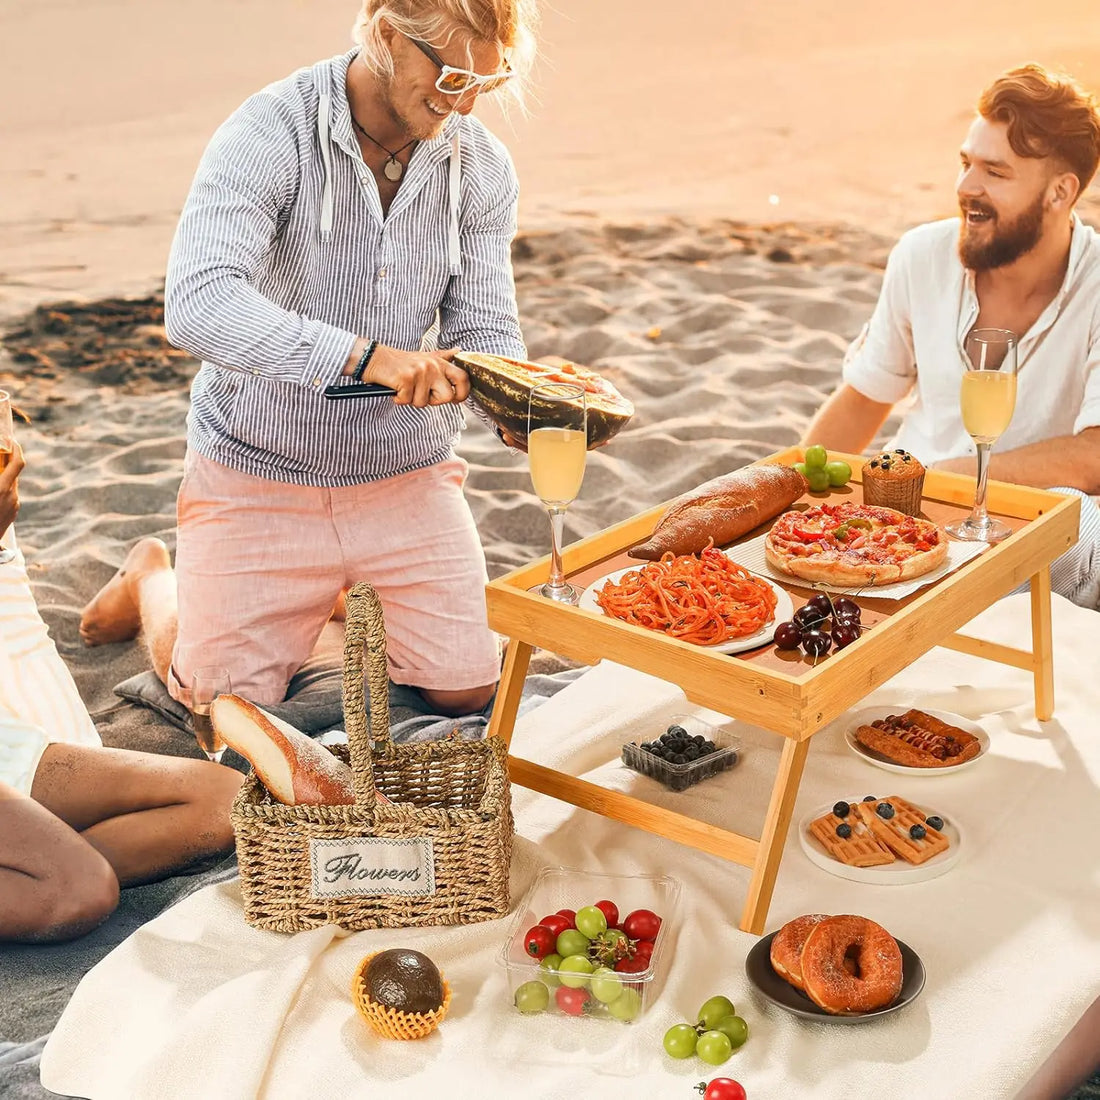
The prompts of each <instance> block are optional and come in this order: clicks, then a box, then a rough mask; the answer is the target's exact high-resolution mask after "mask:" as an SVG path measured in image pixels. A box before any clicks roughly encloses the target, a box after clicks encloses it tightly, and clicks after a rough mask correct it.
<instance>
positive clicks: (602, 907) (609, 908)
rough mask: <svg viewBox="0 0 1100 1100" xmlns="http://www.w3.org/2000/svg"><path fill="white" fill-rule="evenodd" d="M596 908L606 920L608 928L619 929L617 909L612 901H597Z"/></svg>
mask: <svg viewBox="0 0 1100 1100" xmlns="http://www.w3.org/2000/svg"><path fill="white" fill-rule="evenodd" d="M596 908H597V909H599V911H600V912H601V913H603V915H604V916H605V917H606V918H607V927H608V928H618V927H619V907H618V906H617V905H616V904H615V903H614V902H613V901H598V902H596Z"/></svg>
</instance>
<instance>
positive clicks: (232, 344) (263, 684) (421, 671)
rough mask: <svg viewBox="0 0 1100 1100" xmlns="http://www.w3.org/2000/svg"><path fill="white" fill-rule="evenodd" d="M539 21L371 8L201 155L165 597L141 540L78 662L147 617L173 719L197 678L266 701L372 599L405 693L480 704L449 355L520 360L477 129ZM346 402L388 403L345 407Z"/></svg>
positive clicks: (491, 674) (478, 616) (484, 632)
mask: <svg viewBox="0 0 1100 1100" xmlns="http://www.w3.org/2000/svg"><path fill="white" fill-rule="evenodd" d="M533 23H534V10H533V0H366V2H365V3H364V5H363V8H362V11H361V13H360V16H359V20H358V22H357V24H356V27H355V39H356V42H357V45H356V47H355V49H353V50H351V51H350V52H348V53H346V54H342V55H340V56H337V57H335V58H332V59H329V60H326V61H322V62H319V63H317V64H315V65H313V66H311V67H309V68H305V69H302V70H300V71H298V72H296V73H294V74H292V75H291V76H289V77H287V78H286V79H284V80H281V81H279V82H277V83H275V84H272V85H270V86H269V87H267V88H266V89H264V90H263V91H262V92H259V93H258V94H256V95H254V96H252V97H251V98H250V99H249V100H247V101H246V102H245V103H244V105H243V106H242V107H240V108H239V109H238V110H237V111H236V112H234V114H233V115H232V116H231V117H230V118H229V120H228V121H227V122H226V123H225V124H224V125H223V126H222V127H221V128H220V129H219V130H218V132H217V133H216V134H215V136H214V138H213V140H212V141H211V143H210V145H209V147H208V148H207V150H206V153H205V155H204V157H203V159H202V163H201V164H200V166H199V170H198V174H197V175H196V177H195V181H194V184H193V186H192V189H191V193H190V195H189V197H188V199H187V203H186V205H185V207H184V210H183V214H182V217H181V219H180V224H179V229H178V231H177V234H176V239H175V242H174V245H173V249H172V255H171V258H170V260H169V268H168V275H167V282H166V288H165V327H166V330H167V332H168V336H169V339H170V340H171V341H172V342H173V343H174V344H176V345H177V346H179V347H181V348H184V349H186V350H188V351H190V352H191V353H192V354H194V355H195V356H196V357H197V358H199V359H201V360H202V368H201V369H200V371H199V372H198V375H197V376H196V378H195V382H194V385H193V387H192V391H191V413H190V416H189V418H188V436H187V442H188V452H187V458H186V461H185V465H184V476H183V483H182V486H181V488H180V495H179V504H178V541H177V553H176V582H175V583H173V581H172V575H171V570H170V562H169V559H168V554H167V550H166V549H165V548H164V546H163V544H159V543H155V542H152V541H148V540H147V541H145V542H144V543H143V544H141V545H139V546H138V547H135V549H134V551H132V553H131V557H130V558H129V559H128V560H127V562H126V563H125V564H124V566H123V569H122V571H120V574H119V576H117V577H116V578H115V579H114V580H112V581H111V582H110V584H109V585H108V586H107V587H106V588H105V589H104V591H103V592H101V593H100V595H99V596H98V597H97V598H96V600H95V601H93V603H92V604H90V605H89V607H88V608H87V609H86V612H85V615H84V619H83V623H82V634H83V636H84V639H85V641H86V642H87V643H88V644H91V645H95V644H100V643H103V642H109V641H118V640H121V639H124V638H128V637H132V636H133V635H134V634H135V633H136V632H137V631H138V629H139V627H140V626H141V624H142V622H143V619H142V614H143V612H144V615H145V618H144V627H145V631H146V636H147V640H148V642H149V645H150V649H151V650H152V652H153V658H154V661H153V663H154V666H155V667H156V668H157V671H158V672H159V673H160V674H161V675H162V677H163V678H164V679H165V681H166V683H167V685H168V688H169V690H170V691H171V693H172V695H173V696H174V697H175V698H176V699H178V700H180V701H181V702H184V703H185V704H186V703H187V702H188V695H189V687H190V682H191V675H192V671H193V670H194V669H195V668H196V667H197V666H200V665H211V664H215V665H222V666H225V667H226V668H228V669H229V670H230V675H231V678H232V682H233V688H234V690H235V691H236V692H238V693H239V694H241V695H244V696H246V697H248V698H250V699H252V700H254V701H256V702H259V703H273V702H279V701H280V700H282V698H283V697H284V694H285V692H286V688H287V685H288V683H289V681H290V679H291V677H292V676H293V675H294V673H295V671H296V670H297V669H298V667H299V666H300V665H301V663H302V662H303V661H304V660H305V658H306V657H307V656H308V654H309V652H310V650H311V649H312V647H313V645H314V644H315V642H316V640H317V638H318V636H319V634H320V631H321V629H322V628H323V626H324V624H325V622H326V620H327V619H328V617H329V614H330V612H331V609H332V607H333V604H334V602H335V600H336V599H337V596H338V595H339V593H340V591H341V589H342V588H344V587H346V586H348V585H350V584H352V583H354V582H356V581H359V580H368V581H370V582H371V583H372V584H373V585H374V586H375V588H376V589H377V590H378V593H379V595H380V597H381V599H382V603H383V606H384V608H385V612H386V626H387V632H388V659H389V673H390V677H391V678H392V679H393V680H394V681H395V682H398V683H402V684H407V685H411V686H414V687H416V688H419V689H420V691H421V692H422V694H423V695H424V696H425V698H426V700H427V702H428V704H429V705H430V706H431V707H432V708H433V709H434V710H436V711H437V712H439V713H444V714H461V713H469V712H472V711H476V710H479V709H481V708H482V707H484V706H485V705H486V703H487V702H488V701H489V700H490V699H491V697H492V695H493V692H494V690H495V686H496V680H497V676H498V672H499V664H500V651H499V642H498V639H497V638H496V636H495V635H494V634H493V633H492V632H491V631H490V630H489V629H488V625H487V622H486V614H485V599H484V585H485V583H486V580H487V573H486V567H485V558H484V553H483V551H482V548H481V544H480V540H479V538H478V533H477V530H476V528H475V526H474V522H473V517H472V515H471V513H470V510H469V506H468V504H467V502H466V500H465V497H464V495H463V484H464V481H465V476H466V465H465V463H464V462H463V460H462V459H460V458H459V457H457V455H456V454H455V450H454V448H455V443H456V441H457V438H458V433H459V432H460V431H461V430H462V428H463V426H464V423H465V421H464V416H463V413H462V409H461V403H462V402H463V401H464V400H465V398H466V397H467V394H468V380H467V378H466V375H465V372H464V371H462V370H461V369H460V368H459V367H458V366H456V365H455V364H454V363H453V362H452V354H453V349H455V348H459V347H462V348H466V349H469V350H477V351H484V352H490V353H496V354H500V355H505V356H509V357H514V358H524V357H525V354H526V353H525V348H524V344H523V339H522V336H521V333H520V328H519V323H518V319H517V308H516V300H515V288H514V284H513V278H512V270H511V263H510V244H511V240H512V237H513V235H514V233H515V228H516V203H517V195H518V184H517V181H516V176H515V172H514V169H513V167H512V162H511V158H510V157H509V155H508V153H507V150H506V149H505V148H504V146H503V145H502V144H501V143H500V142H499V141H498V140H497V139H496V138H495V137H494V136H493V135H492V134H490V133H489V131H488V130H487V129H486V128H485V127H484V126H483V125H482V124H481V123H480V122H478V121H476V120H475V119H473V118H472V117H471V115H470V112H471V111H472V110H473V108H474V105H475V103H476V101H477V98H478V96H479V95H481V94H489V93H491V92H495V91H496V90H498V89H500V90H502V91H504V90H507V89H509V88H511V89H518V86H519V82H520V79H521V76H522V74H523V72H524V71H525V70H526V68H527V66H528V63H529V61H530V59H531V55H532V53H533V48H534V38H533ZM361 381H363V382H368V383H377V384H380V385H382V386H385V387H390V388H392V389H393V390H395V391H396V396H393V397H390V396H382V397H374V398H369V399H365V400H342V399H338V398H339V396H340V395H341V392H342V391H345V395H346V388H347V387H348V386H349V385H354V384H355V383H356V382H361ZM332 394H336V395H337V396H336V397H333V396H331V395H332ZM177 584H178V612H177V605H176V595H175V593H176V591H177V588H176V585H177ZM150 586H152V587H153V588H155V589H156V591H157V593H158V595H157V596H156V597H155V598H147V599H145V600H144V601H143V599H142V594H143V592H146V591H148V590H149V589H150Z"/></svg>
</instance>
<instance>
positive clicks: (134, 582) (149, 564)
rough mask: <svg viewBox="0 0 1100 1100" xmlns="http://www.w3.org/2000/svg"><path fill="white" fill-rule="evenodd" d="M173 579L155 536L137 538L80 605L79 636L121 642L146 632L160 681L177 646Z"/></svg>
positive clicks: (94, 642)
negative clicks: (113, 570) (88, 599)
mask: <svg viewBox="0 0 1100 1100" xmlns="http://www.w3.org/2000/svg"><path fill="white" fill-rule="evenodd" d="M178 606H179V604H178V599H177V595H176V577H175V574H174V573H173V572H172V560H171V558H170V557H169V556H168V548H167V547H166V546H165V545H164V543H163V542H161V540H160V539H155V538H147V539H141V540H140V541H139V542H137V543H136V544H135V545H134V546H133V547H132V548H131V550H130V552H129V554H127V555H126V560H125V561H124V562H123V563H122V568H121V569H119V571H118V572H117V573H116V574H115V575H114V576H113V577H112V578H111V579H110V580H109V581H108V582H107V583H106V584H105V585H104V586H103V587H102V588H101V589H100V590H99V592H98V593H97V594H96V596H95V597H94V598H93V600H92V602H91V603H90V604H88V606H87V607H86V608H84V613H83V615H82V616H81V618H80V636H81V638H83V639H84V644H85V645H87V646H97V645H107V644H109V643H111V642H125V641H129V640H130V639H131V638H134V637H136V636H137V634H138V632H139V631H142V632H144V634H145V644H146V646H147V648H148V650H149V656H150V658H151V659H152V662H153V668H154V670H155V671H156V674H157V675H158V676H159V677H160V678H161V680H165V679H166V678H167V675H168V666H169V665H170V664H171V662H172V649H173V647H174V646H175V644H176V612H177V608H178Z"/></svg>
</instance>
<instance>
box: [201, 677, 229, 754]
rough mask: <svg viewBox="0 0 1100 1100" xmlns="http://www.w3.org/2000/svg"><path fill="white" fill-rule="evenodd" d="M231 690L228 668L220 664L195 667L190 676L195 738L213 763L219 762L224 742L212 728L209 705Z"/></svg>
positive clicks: (223, 749) (223, 750)
mask: <svg viewBox="0 0 1100 1100" xmlns="http://www.w3.org/2000/svg"><path fill="white" fill-rule="evenodd" d="M232 690H233V689H232V687H231V686H230V683H229V669H227V668H222V667H221V666H220V665H206V666H204V667H203V668H197V669H195V671H194V673H193V674H192V676H191V722H192V724H193V726H194V728H195V740H196V741H198V743H199V748H200V749H202V751H203V752H204V753H206V756H207V759H209V760H213V761H214V763H215V764H218V763H221V758H222V753H223V752H225V742H224V741H223V740H222V739H221V738H220V737H219V736H218V733H217V730H215V729H214V723H213V721H212V720H211V718H210V706H211V704H212V703H213V702H214V700H215V699H217V697H218V696H219V695H226V694H228V693H229V692H230V691H232Z"/></svg>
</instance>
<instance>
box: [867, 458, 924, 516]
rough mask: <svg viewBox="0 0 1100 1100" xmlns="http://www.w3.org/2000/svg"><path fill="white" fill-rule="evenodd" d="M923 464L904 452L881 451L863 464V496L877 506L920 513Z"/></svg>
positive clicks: (908, 512)
mask: <svg viewBox="0 0 1100 1100" xmlns="http://www.w3.org/2000/svg"><path fill="white" fill-rule="evenodd" d="M923 493H924V467H923V466H922V465H921V463H920V461H919V460H918V459H916V458H914V457H913V455H911V454H909V452H908V451H901V450H895V451H883V452H882V454H878V455H875V457H874V458H872V459H871V461H870V462H868V463H866V464H865V465H864V467H863V499H864V501H865V502H866V503H867V504H874V505H876V506H878V507H880V508H894V509H896V510H897V511H899V512H904V513H905V514H906V515H908V516H919V515H920V501H921V496H922V494H923Z"/></svg>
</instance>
